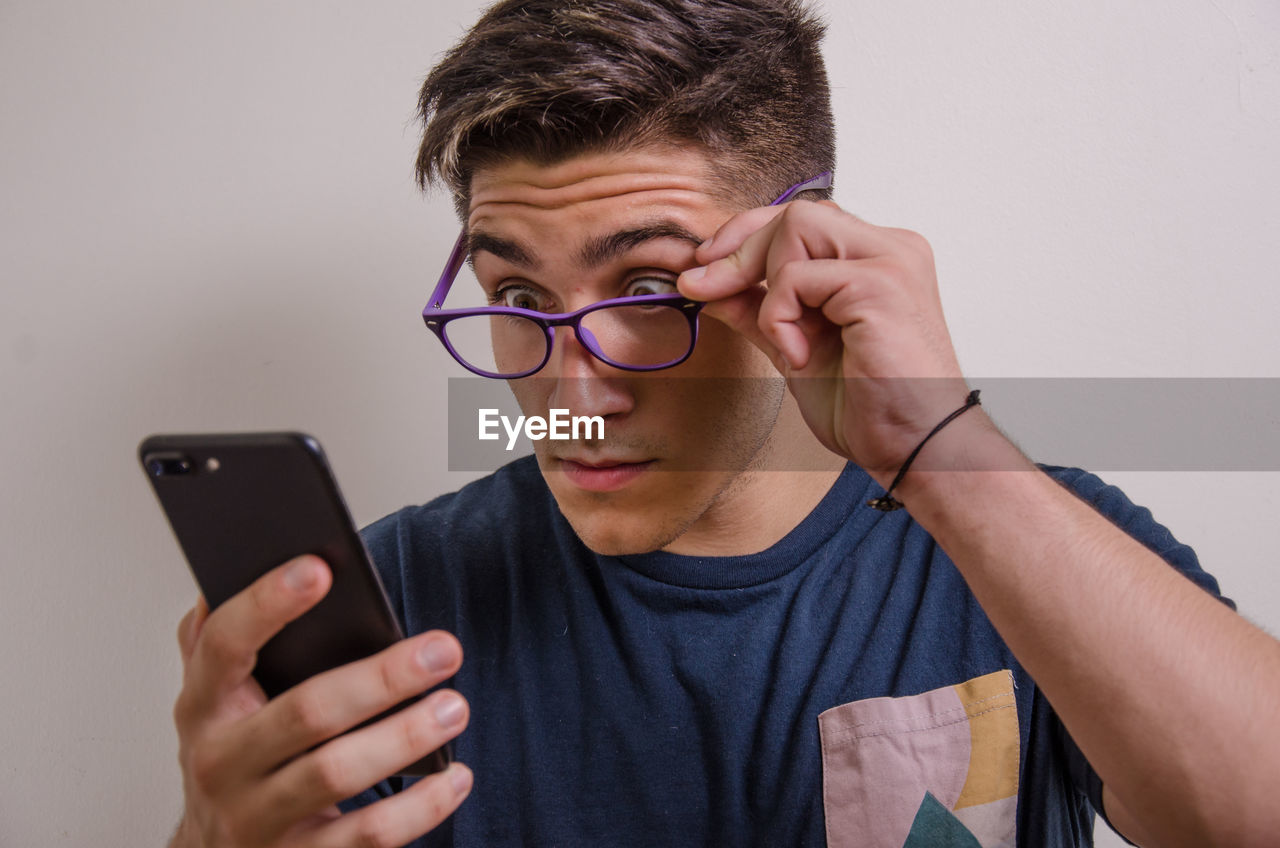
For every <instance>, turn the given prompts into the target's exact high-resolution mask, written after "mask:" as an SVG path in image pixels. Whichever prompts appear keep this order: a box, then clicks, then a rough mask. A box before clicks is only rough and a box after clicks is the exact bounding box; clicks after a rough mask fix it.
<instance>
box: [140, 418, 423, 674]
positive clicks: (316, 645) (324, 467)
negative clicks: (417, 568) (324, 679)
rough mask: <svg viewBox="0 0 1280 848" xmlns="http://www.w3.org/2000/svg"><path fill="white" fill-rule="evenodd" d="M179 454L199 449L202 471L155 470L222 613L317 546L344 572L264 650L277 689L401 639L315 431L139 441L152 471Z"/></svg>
mask: <svg viewBox="0 0 1280 848" xmlns="http://www.w3.org/2000/svg"><path fill="white" fill-rule="evenodd" d="M167 452H173V453H180V454H182V455H184V456H187V457H189V458H190V460H191V465H192V467H191V470H190V471H189V472H188V473H184V474H178V475H162V476H156V475H155V474H151V473H148V477H149V478H150V480H151V482H152V485H153V486H154V487H155V491H156V495H157V496H158V497H159V499H160V502H161V504H162V506H163V507H164V510H165V512H166V513H167V514H168V516H169V522H170V524H171V525H172V526H173V530H174V533H175V534H176V535H177V537H178V542H179V544H180V545H181V547H182V550H183V553H184V554H185V555H186V557H187V561H188V563H190V565H191V570H192V572H194V574H195V578H196V582H197V583H199V585H200V589H201V591H202V593H203V594H204V597H205V600H206V601H207V602H208V604H209V607H210V609H215V608H217V607H218V605H220V604H222V603H223V602H224V601H226V600H227V599H228V598H230V597H231V596H232V595H234V594H236V593H237V592H239V591H240V590H242V589H243V588H244V587H245V586H247V585H249V584H250V583H252V582H253V581H254V580H256V579H257V578H258V577H260V576H262V575H263V574H265V573H266V572H268V571H270V570H271V569H272V568H274V567H276V566H277V565H280V564H281V563H283V562H285V561H287V560H289V559H292V558H293V557H295V556H298V555H300V554H316V555H317V556H320V557H321V558H323V559H324V560H325V561H326V562H327V563H328V564H329V567H330V568H331V569H332V572H333V585H332V587H331V588H330V590H329V593H328V594H327V595H326V596H325V598H324V599H323V600H322V601H321V602H320V603H319V604H317V605H316V606H315V607H314V608H313V609H311V610H309V611H308V612H307V613H305V614H304V615H303V616H302V617H300V618H298V619H297V620H295V621H293V622H291V623H290V624H288V625H286V626H285V628H284V629H283V630H282V631H281V632H280V633H279V634H277V635H276V636H275V637H274V638H273V639H272V640H271V641H270V642H268V643H267V644H266V645H265V646H264V647H263V649H262V651H261V652H260V654H259V657H258V665H257V667H256V668H255V669H254V676H255V677H256V678H257V679H258V682H259V683H260V684H261V685H262V688H263V690H264V691H265V692H266V693H267V695H268V697H274V696H276V695H277V694H279V693H281V692H283V691H284V690H286V689H288V688H290V687H291V686H293V685H295V684H297V683H299V682H301V681H302V680H305V679H306V678H308V677H310V676H311V675H313V674H316V673H318V672H320V671H324V670H326V669H328V668H332V667H335V666H337V665H342V664H344V663H347V662H351V661H353V660H357V659H361V658H363V657H366V656H369V655H370V654H373V653H375V652H377V651H379V650H381V649H383V648H385V647H387V646H388V645H390V644H392V643H394V642H396V641H398V640H399V639H400V638H401V633H400V628H399V625H398V624H397V622H396V620H395V617H394V616H393V614H392V613H391V610H390V606H389V605H388V603H387V600H386V594H385V592H384V591H383V588H382V586H381V584H380V583H379V582H378V578H377V574H376V573H375V572H374V571H373V569H372V567H371V566H369V565H368V564H367V563H368V554H367V553H366V551H365V548H364V544H363V543H362V542H361V540H360V537H359V535H358V534H357V533H356V531H355V528H354V526H353V525H352V522H351V518H350V515H349V514H348V511H347V508H346V505H345V504H344V503H343V500H342V496H341V495H340V494H339V492H338V488H337V485H336V483H335V482H334V480H333V476H332V474H331V472H330V471H329V467H328V464H327V462H326V461H325V458H324V455H323V453H322V451H321V450H320V446H319V445H318V444H317V443H316V442H315V441H314V440H313V439H311V438H310V437H308V436H305V435H303V434H300V433H245V434H217V435H208V436H195V435H191V436H186V435H183V436H153V437H151V438H149V439H147V440H145V441H144V442H143V443H142V445H141V446H140V447H139V455H140V458H142V459H143V460H144V467H145V458H146V457H147V456H148V455H152V454H159V453H167ZM211 459H212V460H213V465H211V464H210V462H209V460H211ZM214 466H216V470H211V468H212V467H214Z"/></svg>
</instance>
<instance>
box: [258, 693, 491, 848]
mask: <svg viewBox="0 0 1280 848" xmlns="http://www.w3.org/2000/svg"><path fill="white" fill-rule="evenodd" d="M468 717H469V710H468V706H467V702H466V700H465V699H464V698H463V697H462V696H461V695H459V694H458V693H457V692H454V691H452V690H448V689H443V690H440V691H439V692H433V693H432V694H431V695H430V696H429V697H427V698H425V699H423V700H422V701H420V702H419V703H417V704H414V705H413V706H411V707H407V708H405V709H403V710H401V711H399V712H397V713H395V714H393V715H391V716H388V717H387V718H385V719H382V720H381V721H379V722H377V723H375V724H372V725H370V726H369V727H365V728H361V729H360V730H358V731H355V732H352V733H348V734H346V735H344V736H340V737H338V738H337V739H334V740H332V741H330V742H328V743H326V744H324V745H322V746H321V747H319V748H317V749H316V750H314V751H312V752H310V753H309V754H306V755H305V756H302V757H298V758H297V759H295V760H293V761H292V762H290V763H289V764H288V765H286V766H284V767H283V768H281V769H280V770H279V771H278V772H276V773H275V774H274V775H272V777H271V778H270V779H269V781H268V784H267V786H265V787H264V790H265V791H263V792H262V793H261V796H260V802H259V803H261V804H262V807H263V811H264V813H265V812H267V811H270V813H271V815H272V816H273V817H275V818H276V819H277V820H280V821H299V820H301V819H304V818H306V817H307V816H310V815H312V814H314V813H316V812H318V811H319V810H322V809H324V808H326V807H329V806H330V805H332V804H334V803H336V802H338V801H341V800H342V799H344V798H350V797H351V796H353V795H355V794H357V793H359V792H362V791H364V790H365V789H367V788H369V787H370V786H373V785H374V784H376V783H378V782H379V781H380V780H383V779H384V778H386V777H387V776H388V775H392V774H395V773H396V772H397V771H398V770H400V769H402V768H404V767H405V766H407V765H409V764H410V763H413V762H416V761H417V760H420V759H422V758H423V757H425V756H427V755H428V754H430V753H431V752H432V751H435V750H437V749H439V748H441V747H443V746H444V745H445V743H447V742H448V741H449V740H450V739H453V738H454V737H455V736H457V735H458V734H459V733H461V732H462V729H463V728H464V727H466V725H467V719H468ZM455 774H456V773H455ZM437 777H439V775H432V776H431V778H429V779H431V780H434V779H435V778H437ZM454 806H456V804H455V805H454ZM452 810H453V807H452V806H450V807H449V808H448V810H446V811H445V812H444V813H443V815H448V813H449V812H452ZM437 823H438V822H437ZM361 844H363V843H361ZM394 844H396V845H399V844H401V843H398V842H397V843H394Z"/></svg>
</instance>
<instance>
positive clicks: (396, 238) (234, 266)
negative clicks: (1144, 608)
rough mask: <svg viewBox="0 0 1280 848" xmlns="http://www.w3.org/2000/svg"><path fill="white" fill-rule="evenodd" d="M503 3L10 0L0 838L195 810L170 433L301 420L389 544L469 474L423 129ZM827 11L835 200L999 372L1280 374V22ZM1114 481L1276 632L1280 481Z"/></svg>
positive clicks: (1229, 17)
mask: <svg viewBox="0 0 1280 848" xmlns="http://www.w3.org/2000/svg"><path fill="white" fill-rule="evenodd" d="M479 8H480V4H478V3H474V2H456V1H451V2H417V3H406V2H377V3H365V4H355V3H338V2H316V1H315V0H308V1H307V2H301V0H292V2H267V3H260V2H244V0H240V2H224V3H161V2H116V3H111V4H104V3H90V2H83V0H82V1H81V2H68V1H67V0H41V2H36V0H25V2H12V0H8V1H7V2H0V122H2V123H0V126H2V128H3V133H2V135H0V138H2V139H3V146H2V147H0V272H2V274H3V278H2V279H3V283H2V285H3V288H2V294H0V327H3V333H2V335H0V427H2V428H3V429H2V430H0V432H2V433H3V441H2V443H0V463H2V464H0V475H2V479H3V485H2V486H0V538H2V539H3V542H4V556H3V563H4V565H3V568H4V572H3V573H4V586H3V591H2V592H0V638H2V639H3V644H4V647H5V650H4V651H3V654H2V656H3V659H0V680H3V681H4V685H3V686H0V717H2V718H3V728H2V729H0V843H2V844H4V845H12V846H28V845H47V844H75V845H82V844H94V845H104V846H138V845H148V844H158V843H160V842H162V841H163V840H164V839H166V838H167V837H168V835H169V833H170V832H171V830H172V828H173V825H174V823H175V822H176V819H177V816H178V814H179V810H180V804H181V795H180V788H179V778H178V771H177V767H176V764H175V754H176V739H175V734H174V731H173V729H172V724H171V718H170V710H171V705H172V701H173V697H174V695H175V694H176V692H177V689H178V684H179V671H180V664H179V660H178V654H177V649H176V645H175V641H174V630H175V627H176V625H177V622H178V619H179V618H180V617H181V615H182V614H183V612H184V611H185V610H186V609H187V608H188V607H189V606H190V605H191V603H192V602H193V600H194V597H195V589H194V585H193V583H192V581H191V579H190V577H189V576H188V574H187V571H186V568H185V564H184V562H183V560H182V558H181V555H180V554H179V552H178V549H177V547H176V544H175V543H174V541H173V540H172V538H171V536H170V534H169V531H168V528H167V526H166V525H165V524H164V521H163V518H162V516H161V514H160V512H159V510H158V509H157V507H156V504H155V502H154V499H153V497H152V495H151V493H150V490H149V488H148V486H147V484H146V481H145V479H144V478H143V476H142V474H141V472H140V471H139V469H138V468H137V466H136V461H135V459H134V448H135V445H136V444H137V442H138V440H139V439H140V438H141V437H142V436H144V435H146V434H148V433H151V432H156V431H169V430H184V429H204V430H211V429H224V428H225V429H261V428H301V429H305V430H307V431H310V432H312V433H314V434H316V435H317V436H318V437H320V439H321V440H322V441H323V442H324V443H325V445H326V447H327V448H328V451H329V454H330V457H331V459H332V461H333V463H334V465H335V467H336V470H337V472H338V475H339V478H340V479H341V481H342V484H343V486H344V489H345V490H346V493H347V497H348V500H349V501H350V504H351V506H352V509H353V511H354V513H355V514H356V517H357V519H358V520H359V521H360V522H362V523H364V522H368V521H371V520H373V519H375V518H377V517H379V516H381V515H383V514H385V513H387V512H389V511H391V510H393V509H395V508H398V507H399V506H401V505H403V504H406V503H417V502H422V501H425V500H427V499H429V498H431V497H433V496H435V495H437V494H439V493H442V492H444V491H448V490H450V489H452V488H456V486H457V485H459V484H460V482H462V481H463V480H464V479H465V478H464V477H462V476H461V475H451V474H449V473H448V472H447V471H446V467H447V463H446V458H445V456H443V455H442V453H441V452H440V450H438V446H439V445H440V444H441V443H442V442H443V440H444V434H443V427H444V421H445V410H444V408H443V407H442V402H441V398H442V396H443V394H444V388H445V380H446V378H447V377H448V376H450V375H459V374H461V371H460V370H458V369H456V368H455V367H454V366H453V365H452V363H451V362H449V361H447V360H446V359H445V358H444V356H443V354H442V352H441V351H440V350H438V349H437V343H436V342H435V340H434V339H433V338H431V337H430V336H429V335H428V334H427V332H426V331H425V330H424V328H423V326H422V324H421V320H420V318H419V314H418V313H419V311H420V309H421V307H422V304H423V302H424V299H425V297H426V295H427V292H428V290H429V287H430V285H431V284H432V283H433V282H434V277H435V275H436V274H437V273H438V269H439V267H440V266H441V264H442V263H443V261H444V259H445V255H446V253H447V251H448V248H449V246H450V244H451V242H452V239H453V237H454V235H455V232H456V222H455V221H454V219H453V217H452V213H451V211H450V205H449V202H448V201H447V199H446V198H444V197H443V196H442V195H436V196H433V197H427V198H425V199H424V198H423V197H422V196H421V195H420V194H419V193H418V191H417V189H416V188H415V186H414V185H413V181H412V159H413V152H414V149H415V131H416V130H415V126H414V122H413V111H414V106H415V96H416V92H417V88H418V85H419V83H420V81H421V79H422V77H423V76H424V75H425V73H426V71H427V70H428V69H429V67H430V66H431V65H432V64H433V63H434V61H435V60H436V59H437V58H438V57H439V55H440V54H441V53H442V52H443V51H444V50H445V49H446V48H447V47H448V46H449V45H450V44H451V43H452V42H453V41H454V40H455V39H456V38H457V37H458V36H459V35H460V34H461V32H462V31H463V29H464V27H465V26H467V25H469V24H470V23H471V22H473V21H474V19H475V18H476V17H477V14H478V10H479ZM826 10H827V17H828V19H829V23H830V32H829V35H828V40H827V48H826V52H827V57H828V65H829V71H830V75H831V79H832V82H833V85H834V95H835V102H836V108H837V120H838V128H839V134H840V135H839V137H840V158H839V170H838V191H837V199H838V200H839V201H841V202H842V203H843V204H844V205H845V206H846V207H847V208H849V209H851V210H853V211H855V212H856V213H858V214H859V215H861V216H863V217H865V218H867V219H869V220H871V221H872V222H874V223H880V224H886V225H893V226H903V227H908V228H911V229H914V230H917V231H919V232H921V233H923V234H924V235H926V236H927V237H928V238H929V239H930V240H931V242H932V244H933V246H934V249H935V253H936V255H937V262H938V271H939V278H940V282H941V286H942V293H943V299H944V305H945V308H946V311H947V315H948V320H949V323H950V326H951V330H952V333H953V336H954V339H955V343H956V346H957V349H958V352H959V355H960V359H961V363H962V365H963V366H964V368H965V370H966V373H967V374H968V375H970V377H971V378H972V379H973V380H974V382H975V385H981V382H980V379H981V378H982V377H984V376H986V377H996V376H1072V377H1081V376H1152V377H1161V376H1163V377H1173V376H1202V377H1221V376H1256V377H1276V376H1280V347H1278V346H1277V343H1276V330H1275V327H1276V317H1277V313H1278V312H1280V294H1277V274H1276V248H1277V233H1280V56H1278V47H1277V44H1278V42H1280V6H1277V5H1276V4H1275V3H1271V2H1265V1H1264V0H1219V2H1204V1H1203V0H1170V1H1169V2H1164V3H1161V4H1140V5H1139V4H1114V3H1109V2H1104V0H1084V2H1078V3H1072V4H1059V3H1049V2H1028V3H1011V2H995V0H983V2H978V0H968V2H948V3H939V2H921V0H913V2H897V3H893V4H885V3H872V2H865V1H864V0H857V2H836V0H829V2H828V3H827V5H826ZM992 400H994V399H992ZM1271 423H1272V425H1274V424H1275V422H1271ZM1013 435H1015V436H1016V435H1017V434H1016V433H1015V434H1013ZM1036 458H1037V459H1044V460H1046V461H1052V460H1053V458H1052V457H1036ZM1103 476H1104V477H1106V478H1107V479H1109V480H1112V481H1114V482H1117V483H1119V484H1120V485H1122V486H1123V487H1124V488H1125V489H1126V490H1127V491H1128V492H1129V494H1130V496H1131V497H1132V498H1133V499H1134V500H1135V501H1137V502H1139V503H1143V504H1146V505H1148V506H1150V507H1151V508H1152V510H1153V511H1154V512H1155V514H1156V516H1157V517H1158V518H1160V519H1161V520H1163V521H1164V522H1165V523H1166V524H1168V525H1169V526H1170V527H1171V528H1172V529H1173V530H1174V532H1175V533H1176V534H1177V535H1178V536H1179V538H1181V539H1182V540H1184V541H1186V542H1188V543H1190V544H1192V545H1193V546H1194V547H1196V549H1197V550H1198V552H1199V554H1200V557H1201V560H1202V562H1203V563H1204V565H1205V567H1206V568H1207V569H1208V570H1209V571H1211V572H1212V573H1214V574H1215V575H1217V577H1218V578H1219V580H1220V581H1221V583H1222V586H1223V589H1224V591H1225V593H1226V594H1227V595H1229V596H1231V597H1234V598H1236V599H1237V600H1238V602H1239V604H1240V608H1241V610H1242V611H1243V612H1244V613H1245V614H1246V615H1248V616H1249V617H1250V618H1251V619H1253V620H1254V621H1256V622H1258V623H1260V624H1262V625H1263V626H1265V627H1267V628H1268V629H1269V630H1271V631H1272V632H1276V630H1277V629H1278V628H1280V579H1278V578H1277V576H1276V569H1275V567H1274V562H1275V554H1274V552H1273V547H1274V544H1275V541H1274V528H1275V515H1276V513H1277V511H1278V509H1280V475H1277V474H1274V473H1265V474H1264V473H1255V474H1249V473H1235V474H1226V473H1223V474H1214V473H1195V474H1190V473H1174V472H1162V473H1145V474H1135V473H1127V474H1119V473H1114V474H1106V473H1104V474H1103ZM1099 842H1100V844H1102V843H1103V839H1102V838H1100V840H1099ZM1106 844H1111V843H1106Z"/></svg>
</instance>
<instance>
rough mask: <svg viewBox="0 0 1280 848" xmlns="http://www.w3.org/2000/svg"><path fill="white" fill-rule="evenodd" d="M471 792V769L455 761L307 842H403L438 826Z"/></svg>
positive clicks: (385, 847) (330, 846) (385, 845)
mask: <svg viewBox="0 0 1280 848" xmlns="http://www.w3.org/2000/svg"><path fill="white" fill-rule="evenodd" d="M470 791H471V770H470V769H468V768H467V767H466V766H464V765H463V764H462V763H454V764H453V765H451V766H449V768H448V769H447V770H445V771H442V772H440V773H439V774H434V775H431V776H430V777H424V778H423V779H422V780H419V781H417V782H416V783H414V784H413V785H412V786H410V787H409V788H407V789H405V790H404V791H403V792H398V793H396V794H395V795H393V796H391V797H390V798H384V799H382V800H381V801H378V802H377V803H374V804H370V805H369V806H367V807H364V808H362V809H359V810H356V811H355V812H352V813H348V814H347V815H345V816H343V817H342V818H340V819H338V820H336V821H334V822H331V823H329V824H326V825H324V826H323V827H322V828H321V829H320V831H319V832H317V833H316V837H317V838H316V839H314V840H313V841H311V840H309V841H308V842H307V844H308V845H315V846H317V848H339V846H341V847H342V848H347V846H351V845H360V846H368V848H393V846H400V845H404V844H405V843H407V842H412V841H413V840H414V839H417V838H418V837H419V836H422V835H423V834H424V833H429V832H430V831H432V830H434V829H435V828H437V827H439V826H440V824H441V822H443V821H444V820H445V819H447V818H448V817H449V816H451V815H452V814H453V811H454V810H456V809H457V808H458V805H459V804H461V803H462V802H463V801H464V800H466V797H467V794H468V793H469V792H470Z"/></svg>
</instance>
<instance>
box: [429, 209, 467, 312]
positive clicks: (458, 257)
mask: <svg viewBox="0 0 1280 848" xmlns="http://www.w3.org/2000/svg"><path fill="white" fill-rule="evenodd" d="M465 261H467V231H466V230H465V229H464V230H463V231H462V232H460V233H458V240H457V241H456V242H454V243H453V252H452V253H450V254H449V261H448V262H446V263H445V266H444V271H442V272H441V273H440V280H439V282H437V283H436V287H435V289H433V290H432V292H431V298H430V300H428V301H427V309H429V310H430V309H441V308H443V307H444V298H445V295H447V294H449V287H450V286H452V285H453V281H454V280H455V279H457V277H458V271H460V270H461V269H462V263H463V262H465Z"/></svg>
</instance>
